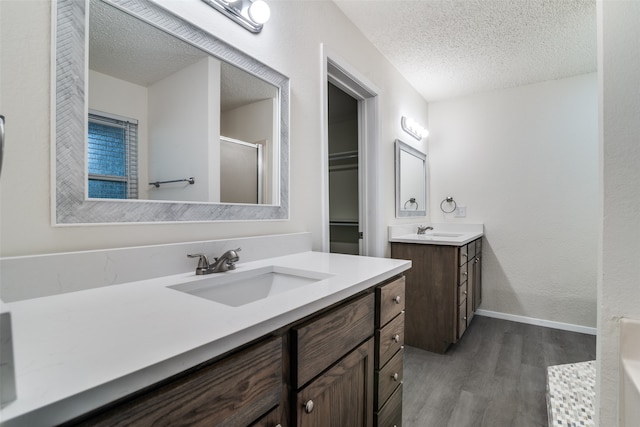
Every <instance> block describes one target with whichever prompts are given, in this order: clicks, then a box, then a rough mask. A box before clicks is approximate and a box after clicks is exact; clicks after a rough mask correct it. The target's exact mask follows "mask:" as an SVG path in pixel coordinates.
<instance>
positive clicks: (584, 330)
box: [476, 309, 598, 335]
mask: <svg viewBox="0 0 640 427" xmlns="http://www.w3.org/2000/svg"><path fill="white" fill-rule="evenodd" d="M476 314H477V315H478V316H486V317H494V318H496V319H502V320H510V321H512V322H519V323H526V324H528V325H536V326H544V327H545V328H553V329H562V330H563V331H571V332H579V333H581V334H589V335H596V334H597V331H598V330H597V328H590V327H588V326H581V325H572V324H571V323H562V322H554V321H551V320H544V319H536V318H534V317H526V316H518V315H515V314H508V313H500V312H497V311H489V310H482V309H478V310H476Z"/></svg>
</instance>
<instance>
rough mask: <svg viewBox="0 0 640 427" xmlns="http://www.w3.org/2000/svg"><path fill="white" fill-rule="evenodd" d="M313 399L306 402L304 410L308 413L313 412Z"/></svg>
mask: <svg viewBox="0 0 640 427" xmlns="http://www.w3.org/2000/svg"><path fill="white" fill-rule="evenodd" d="M313 406H314V405H313V400H309V401H308V402H307V403H305V404H304V412H306V413H307V414H310V413H311V412H313Z"/></svg>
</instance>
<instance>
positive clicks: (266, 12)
mask: <svg viewBox="0 0 640 427" xmlns="http://www.w3.org/2000/svg"><path fill="white" fill-rule="evenodd" d="M249 17H251V19H252V20H253V21H254V22H255V23H257V24H264V23H265V22H267V21H268V20H269V18H270V17H271V9H269V5H268V4H267V2H265V1H264V0H255V1H254V2H253V3H251V6H249Z"/></svg>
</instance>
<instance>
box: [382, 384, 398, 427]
mask: <svg viewBox="0 0 640 427" xmlns="http://www.w3.org/2000/svg"><path fill="white" fill-rule="evenodd" d="M376 426H377V427H402V384H400V387H398V388H397V389H396V391H395V392H394V393H393V395H392V396H391V397H390V398H389V400H387V403H386V404H385V405H384V406H383V407H382V409H380V410H379V411H378V413H377V414H376Z"/></svg>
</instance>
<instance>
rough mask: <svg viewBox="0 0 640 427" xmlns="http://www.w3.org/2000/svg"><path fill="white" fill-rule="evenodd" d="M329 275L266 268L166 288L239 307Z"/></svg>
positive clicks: (225, 274) (275, 267)
mask: <svg viewBox="0 0 640 427" xmlns="http://www.w3.org/2000/svg"><path fill="white" fill-rule="evenodd" d="M331 276H332V275H331V274H328V273H320V272H316V271H309V270H297V269H292V268H286V267H279V266H269V267H263V268H257V269H255V270H248V271H242V272H237V273H233V274H227V273H222V274H220V275H213V276H210V277H207V278H204V279H200V280H195V281H190V282H186V283H180V284H178V285H173V286H169V288H171V289H175V290H177V291H180V292H185V293H188V294H190V295H194V296H197V297H200V298H205V299H208V300H210V301H215V302H218V303H221V304H225V305H228V306H231V307H239V306H242V305H245V304H249V303H251V302H254V301H258V300H262V299H265V298H268V297H271V296H273V295H277V294H281V293H283V292H287V291H290V290H293V289H297V288H300V287H302V286H306V285H309V284H311V283H315V282H319V281H321V280H325V279H328V278H329V277H331Z"/></svg>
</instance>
